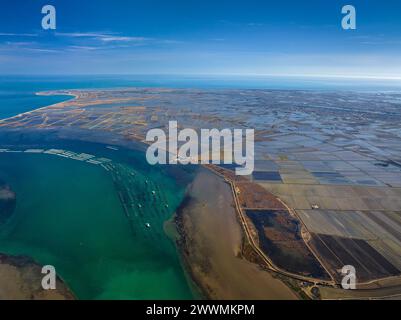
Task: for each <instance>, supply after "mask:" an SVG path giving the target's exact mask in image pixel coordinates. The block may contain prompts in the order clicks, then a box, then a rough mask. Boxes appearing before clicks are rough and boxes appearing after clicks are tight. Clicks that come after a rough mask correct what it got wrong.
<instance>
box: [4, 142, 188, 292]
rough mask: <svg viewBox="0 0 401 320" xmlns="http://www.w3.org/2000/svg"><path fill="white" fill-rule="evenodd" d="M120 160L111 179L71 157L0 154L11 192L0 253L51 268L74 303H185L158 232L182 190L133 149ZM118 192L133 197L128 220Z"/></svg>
mask: <svg viewBox="0 0 401 320" xmlns="http://www.w3.org/2000/svg"><path fill="white" fill-rule="evenodd" d="M88 145H89V144H88ZM100 148H101V147H93V148H92V150H90V149H89V148H86V150H88V151H90V152H93V151H96V150H98V149H100ZM80 150H81V151H82V150H83V149H82V147H81V149H80ZM104 150H105V149H104ZM121 155H122V157H123V158H127V159H130V160H129V162H130V163H123V162H113V165H114V166H115V168H116V169H115V177H116V179H115V181H113V176H112V174H111V173H110V172H109V171H106V170H105V169H103V168H102V167H101V166H96V165H91V164H88V163H84V162H80V161H76V160H71V159H65V158H61V157H56V156H52V155H45V154H24V153H3V154H0V179H2V180H3V181H7V183H8V184H9V185H10V186H11V188H12V190H13V191H14V192H15V193H16V195H17V206H16V210H15V212H14V214H13V216H12V218H11V219H9V221H8V222H7V223H6V224H3V225H1V226H0V252H2V253H7V254H12V255H26V256H29V257H32V258H33V259H35V260H36V261H37V262H39V263H40V264H42V265H46V264H50V265H54V266H55V268H56V271H57V273H58V274H59V275H60V276H61V277H62V278H63V279H64V280H65V281H66V283H67V285H69V286H70V288H71V289H72V291H73V292H74V293H75V294H76V296H77V297H78V298H80V299H191V298H193V297H194V295H193V293H192V291H191V290H190V285H189V284H188V281H187V279H186V277H185V273H184V271H183V268H182V266H181V263H180V259H179V256H178V253H177V249H176V247H175V245H174V242H173V241H172V240H171V239H169V238H168V237H167V235H166V233H165V231H164V226H165V222H166V221H167V220H168V219H169V218H170V217H171V216H172V214H173V212H174V210H175V208H176V207H177V206H178V205H179V203H180V202H181V200H182V198H183V196H184V188H183V186H182V185H181V186H180V185H177V183H176V182H175V181H174V179H172V178H171V177H169V176H168V175H166V174H163V173H162V172H160V171H158V170H157V169H152V170H151V171H149V170H146V169H144V167H143V164H139V163H138V162H139V161H140V160H138V159H139V157H140V154H138V153H137V152H135V151H127V153H125V154H122V153H121V152H120V158H121ZM135 163H138V165H135ZM116 181H117V185H116V183H115V182H116ZM153 189H154V190H157V194H156V195H153V194H152V192H151V191H152V190H153ZM119 193H120V195H121V194H122V196H123V197H128V196H129V197H132V200H133V204H134V205H133V206H132V208H130V211H129V217H128V216H127V214H126V212H125V211H124V208H123V205H122V203H121V201H120V198H119ZM139 202H140V203H141V208H139V207H138V206H137V204H138V203H139ZM166 204H168V208H167V207H166ZM147 223H149V224H150V227H149V228H148V227H147V226H146V224H147Z"/></svg>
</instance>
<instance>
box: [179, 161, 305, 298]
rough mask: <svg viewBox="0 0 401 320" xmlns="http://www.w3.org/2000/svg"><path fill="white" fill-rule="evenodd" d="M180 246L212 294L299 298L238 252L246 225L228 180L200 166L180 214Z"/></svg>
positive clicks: (204, 288)
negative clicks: (236, 209) (242, 223)
mask: <svg viewBox="0 0 401 320" xmlns="http://www.w3.org/2000/svg"><path fill="white" fill-rule="evenodd" d="M177 223H178V224H179V229H180V232H181V236H182V239H181V242H180V243H181V248H182V251H183V254H184V258H185V260H186V263H187V265H188V268H189V271H190V273H191V274H192V277H193V279H194V281H195V282H196V283H197V285H198V286H199V287H200V289H201V290H202V291H203V292H204V294H205V295H206V296H207V297H208V298H211V299H297V296H296V295H295V293H294V292H293V291H292V290H291V289H290V288H288V287H287V286H286V285H285V284H284V283H283V282H282V281H280V280H278V279H276V278H274V277H273V276H272V274H271V273H269V272H267V271H264V270H262V269H260V267H259V266H258V265H256V264H253V263H250V262H248V261H246V260H244V259H243V258H240V257H239V255H240V251H241V243H242V231H241V228H240V225H239V223H238V222H237V215H236V212H235V209H234V207H233V198H232V193H231V189H230V187H229V185H228V184H227V183H226V182H224V180H223V179H222V178H220V177H218V176H217V175H215V174H213V173H211V172H210V171H208V170H206V169H202V170H200V172H199V174H198V175H197V177H196V178H195V180H194V182H193V183H192V185H191V186H190V188H189V191H188V198H187V200H186V201H185V204H184V205H183V206H181V208H180V209H179V212H178V214H177Z"/></svg>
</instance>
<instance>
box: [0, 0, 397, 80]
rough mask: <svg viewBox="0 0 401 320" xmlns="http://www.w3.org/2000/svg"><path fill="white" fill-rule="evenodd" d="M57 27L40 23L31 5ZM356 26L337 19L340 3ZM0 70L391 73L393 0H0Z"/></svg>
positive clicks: (394, 57) (394, 33)
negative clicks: (52, 13)
mask: <svg viewBox="0 0 401 320" xmlns="http://www.w3.org/2000/svg"><path fill="white" fill-rule="evenodd" d="M45 4H52V5H54V6H55V7H56V10H57V29H56V30H52V31H48V30H46V31H45V30H42V29H41V19H42V16H43V15H42V14H41V8H42V6H43V5H45ZM345 4H352V5H354V6H355V7H356V10H357V30H348V31H345V30H343V29H342V28H341V19H342V14H341V8H342V6H343V5H345ZM1 7H2V8H1V10H0V74H213V75H214V74H223V75H308V76H314V75H318V76H332V77H338V76H347V77H368V78H369V77H374V78H401V1H399V0H386V1H379V0H368V1H367V0H349V1H337V0H308V1H306V0H305V1H300V0H293V1H289V0H280V1H269V0H264V1H256V0H246V1H243V0H231V1H226V0H214V1H209V0H202V1H200V0H198V1H193V0H182V1H178V0H163V1H161V0H143V1H135V0H125V1H123V0H114V1H112V0H109V1H106V0H96V1H95V0H91V1H89V0H79V1H76V0H45V1H38V0H29V1H27V0H2V1H1Z"/></svg>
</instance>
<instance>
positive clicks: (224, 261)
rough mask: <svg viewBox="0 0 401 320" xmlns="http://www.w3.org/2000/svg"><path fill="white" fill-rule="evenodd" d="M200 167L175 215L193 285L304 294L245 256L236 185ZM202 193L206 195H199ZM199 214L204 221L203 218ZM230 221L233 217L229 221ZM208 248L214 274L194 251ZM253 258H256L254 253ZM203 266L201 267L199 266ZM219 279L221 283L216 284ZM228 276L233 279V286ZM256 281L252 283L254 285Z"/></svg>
mask: <svg viewBox="0 0 401 320" xmlns="http://www.w3.org/2000/svg"><path fill="white" fill-rule="evenodd" d="M37 94H43V95H52V94H54V93H53V92H39V93H37ZM69 95H71V96H73V97H74V98H73V99H71V100H67V101H68V102H69V103H70V102H71V101H74V100H76V99H78V98H79V97H80V96H79V94H74V93H71V92H70V93H69ZM64 103H65V101H64V102H60V103H57V104H53V105H49V106H46V107H42V108H39V109H35V110H31V111H28V112H26V113H24V114H30V113H31V112H35V111H38V110H41V109H48V108H52V107H62V106H63V104H64ZM20 116H21V115H18V116H15V117H20ZM12 118H14V117H12ZM83 140H86V139H83ZM89 140H90V139H89ZM134 141H136V142H138V143H139V144H141V145H142V144H143V145H144V146H146V145H147V143H146V142H145V141H144V140H143V139H139V137H137V138H136V139H134ZM199 171H200V172H199V174H198V175H197V177H196V178H195V180H194V181H193V182H192V184H191V185H190V186H189V187H188V194H187V198H185V199H184V201H183V202H182V203H181V205H180V207H179V209H178V210H177V215H176V218H175V221H174V222H175V225H176V229H177V231H178V233H179V235H180V239H179V240H178V241H176V243H177V244H178V247H177V250H178V251H179V252H178V254H179V257H180V259H182V262H183V263H182V264H183V269H184V270H183V271H184V273H185V274H186V276H187V277H188V275H190V278H191V279H190V280H191V281H189V282H191V283H190V285H191V286H192V287H195V289H194V291H195V292H198V291H200V292H201V294H200V295H201V296H202V297H205V298H210V299H252V298H253V299H297V298H298V296H297V295H296V294H295V292H294V291H292V289H290V286H288V284H284V283H283V282H282V281H281V280H279V279H277V276H273V273H271V272H269V271H267V270H266V269H262V267H261V266H260V264H258V263H257V260H255V261H254V262H249V261H248V260H245V259H244V258H243V257H242V255H243V249H244V248H243V244H244V243H243V240H244V234H243V232H244V231H243V230H242V229H241V225H240V223H239V221H238V217H237V213H236V212H235V205H234V199H233V194H232V190H231V188H230V186H229V184H227V182H225V181H224V179H223V178H222V177H221V176H219V175H217V174H216V173H215V172H214V171H213V170H210V169H209V168H207V167H204V166H201V167H200V170H199ZM204 180H208V181H209V182H211V183H212V184H213V189H211V188H210V189H209V185H208V184H207V183H206V185H205V182H204ZM206 190H207V191H206ZM213 190H214V191H213ZM216 194H218V195H219V197H218V198H216ZM222 194H223V196H222ZM194 196H195V197H194ZM202 198H203V200H199V199H202ZM201 201H206V202H208V203H213V202H214V205H212V206H211V208H206V207H204V206H203V205H199V203H200V202H201ZM214 208H219V210H221V212H222V213H223V215H214V211H215V210H214ZM198 216H199V217H198ZM184 217H185V218H184ZM199 218H200V219H199ZM198 219H199V221H197V220H198ZM184 220H185V221H184ZM194 221H196V222H195V223H196V225H197V226H199V230H202V233H197V230H194V229H193V228H191V227H190V224H191V223H193V222H194ZM227 221H228V223H226V222H227ZM188 222H189V223H190V224H188ZM214 224H216V225H219V226H221V227H224V228H226V230H225V231H224V232H219V230H215V231H216V232H214V233H213V235H215V236H216V239H213V238H211V237H210V236H211V233H210V232H209V230H208V228H213V225H214ZM194 237H198V238H197V239H196V241H193V242H192V243H190V244H189V242H188V241H187V240H188V239H189V238H191V239H194ZM203 238H204V239H205V241H206V242H208V241H209V243H208V246H209V247H208V248H203V247H202V244H200V243H199V241H202V239H203ZM220 243H227V244H228V245H227V246H223V247H219V244H220ZM217 247H219V249H217ZM245 249H246V248H245ZM208 251H210V252H212V253H213V254H214V258H213V259H215V260H216V261H219V263H218V264H217V265H216V270H217V272H214V273H213V272H212V273H209V274H207V273H204V272H203V273H202V268H203V267H201V268H199V266H200V265H201V264H204V261H201V262H199V261H196V259H197V257H194V255H197V254H198V255H204V256H208V257H211V256H213V255H210V254H209V252H208ZM221 252H224V254H221ZM245 254H246V253H245ZM194 258H195V259H194ZM209 260H212V259H209ZM251 260H252V261H253V260H254V259H251ZM255 262H256V263H255ZM208 263H210V261H209V262H208ZM226 268H227V269H228V268H229V269H230V272H229V273H228V274H227V273H226V271H225V269H226ZM199 270H201V271H200V272H199ZM226 275H227V276H228V275H229V277H227V279H228V280H226V279H225V278H226ZM238 275H241V276H238ZM230 277H231V278H230ZM188 278H189V277H188ZM188 280H189V279H188ZM213 282H215V283H216V285H213ZM223 282H225V283H227V284H230V288H228V287H227V286H226V285H225V284H224V283H223ZM250 283H252V285H249V284H250Z"/></svg>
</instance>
